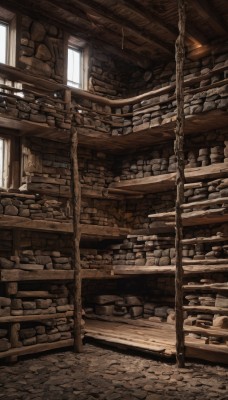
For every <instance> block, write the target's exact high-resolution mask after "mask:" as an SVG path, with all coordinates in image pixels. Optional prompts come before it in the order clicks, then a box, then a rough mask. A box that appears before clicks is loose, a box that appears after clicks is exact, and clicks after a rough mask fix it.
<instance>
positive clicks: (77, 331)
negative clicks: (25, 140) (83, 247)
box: [70, 128, 82, 353]
mask: <svg viewBox="0 0 228 400" xmlns="http://www.w3.org/2000/svg"><path fill="white" fill-rule="evenodd" d="M77 151H78V135H77V130H76V129H75V128H72V129H71V152H70V155H71V166H72V177H71V181H72V204H73V232H74V237H73V266H74V350H75V352H77V353H79V352H81V351H82V338H81V319H82V300H81V263H80V248H79V246H80V239H81V228H80V211H81V187H80V181H79V172H78V154H77Z"/></svg>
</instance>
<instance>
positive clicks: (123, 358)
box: [0, 344, 228, 400]
mask: <svg viewBox="0 0 228 400" xmlns="http://www.w3.org/2000/svg"><path fill="white" fill-rule="evenodd" d="M0 399H4V400H17V399H23V400H68V399H69V400H71V399H72V400H73V399H74V400H95V399H98V400H106V399H107V400H118V399H123V400H137V399H139V400H144V399H145V400H171V399H172V400H175V399H177V400H179V399H183V400H195V399H197V400H198V399H201V400H207V399H212V400H213V399H219V400H228V369H227V368H225V367H221V366H216V365H214V366H212V365H203V364H193V363H187V368H186V369H177V367H176V366H175V365H174V364H172V363H167V362H165V361H163V362H161V361H158V360H154V359H149V358H148V357H147V358H146V357H143V356H139V355H135V354H134V355H132V354H127V353H120V352H116V351H112V350H110V349H104V348H100V347H95V346H93V345H89V344H87V345H86V346H85V351H84V353H82V354H74V353H73V352H71V351H66V352H58V353H52V354H46V355H40V356H38V357H36V358H30V359H25V360H23V361H20V362H18V363H17V364H15V365H13V366H9V365H0Z"/></svg>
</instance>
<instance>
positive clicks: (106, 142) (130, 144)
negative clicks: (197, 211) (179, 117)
mask: <svg viewBox="0 0 228 400" xmlns="http://www.w3.org/2000/svg"><path fill="white" fill-rule="evenodd" d="M227 123H228V115H227V112H226V111H223V110H212V111H209V112H205V113H201V114H200V115H189V116H187V117H186V119H185V134H186V135H191V134H192V133H195V132H196V131H199V132H207V131H211V130H213V129H221V128H223V127H226V126H227ZM175 126H176V119H175V117H172V118H166V119H164V120H163V122H162V124H160V123H157V124H156V125H153V123H152V122H146V123H144V124H141V125H139V126H136V127H134V128H133V131H132V133H130V134H128V135H120V136H111V135H110V134H109V133H105V132H99V131H97V130H95V129H93V128H92V127H91V128H90V129H89V128H82V127H78V137H79V143H80V144H82V145H86V146H89V147H91V148H96V149H100V148H101V147H102V148H103V149H104V150H111V151H116V152H124V151H126V150H129V149H133V150H135V149H136V148H139V147H146V146H149V145H152V144H156V143H157V144H160V143H162V142H167V141H170V140H173V139H174V136H175V135H174V128H175ZM164 190H165V189H164Z"/></svg>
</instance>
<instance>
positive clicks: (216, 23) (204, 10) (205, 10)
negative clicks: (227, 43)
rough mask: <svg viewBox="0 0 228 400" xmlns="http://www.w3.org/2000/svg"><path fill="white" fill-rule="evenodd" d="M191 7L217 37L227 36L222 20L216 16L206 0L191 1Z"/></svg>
mask: <svg viewBox="0 0 228 400" xmlns="http://www.w3.org/2000/svg"><path fill="white" fill-rule="evenodd" d="M191 6H192V7H193V8H194V9H195V10H196V11H197V13H198V14H199V15H200V16H201V17H202V18H203V19H204V20H205V21H206V22H207V23H208V25H210V27H211V28H212V29H213V30H214V31H215V32H216V33H217V34H218V35H221V36H223V35H226V34H227V32H228V31H227V26H226V23H225V21H224V20H223V18H222V17H221V16H220V15H218V13H217V12H216V10H215V8H214V7H213V6H212V4H211V2H209V1H207V0H192V1H191Z"/></svg>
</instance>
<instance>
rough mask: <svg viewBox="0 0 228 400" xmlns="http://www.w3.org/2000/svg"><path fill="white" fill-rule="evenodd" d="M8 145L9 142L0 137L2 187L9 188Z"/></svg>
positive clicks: (0, 185) (0, 181) (0, 180)
mask: <svg viewBox="0 0 228 400" xmlns="http://www.w3.org/2000/svg"><path fill="white" fill-rule="evenodd" d="M8 145H9V141H8V140H7V139H5V138H3V137H0V187H2V188H6V187H7V186H8V148H9V147H8Z"/></svg>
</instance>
